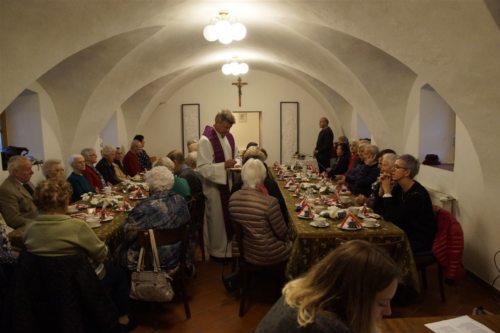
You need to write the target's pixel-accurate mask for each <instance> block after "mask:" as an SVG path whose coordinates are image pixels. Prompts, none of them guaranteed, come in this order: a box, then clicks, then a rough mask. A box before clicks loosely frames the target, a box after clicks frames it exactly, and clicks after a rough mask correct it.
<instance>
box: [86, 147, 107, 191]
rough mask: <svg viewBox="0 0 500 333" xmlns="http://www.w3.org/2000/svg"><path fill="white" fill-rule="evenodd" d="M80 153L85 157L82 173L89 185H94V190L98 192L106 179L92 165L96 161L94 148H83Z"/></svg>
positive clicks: (104, 184)
mask: <svg viewBox="0 0 500 333" xmlns="http://www.w3.org/2000/svg"><path fill="white" fill-rule="evenodd" d="M81 154H82V156H83V158H84V159H85V169H83V170H82V174H83V175H84V176H85V178H87V180H88V181H89V183H90V185H92V186H93V187H94V189H95V192H99V191H100V190H102V189H103V188H104V187H105V186H106V181H105V180H104V178H103V176H102V175H101V173H100V172H99V171H97V169H96V168H95V167H94V164H95V163H96V162H97V154H96V152H95V150H94V148H84V149H82V152H81Z"/></svg>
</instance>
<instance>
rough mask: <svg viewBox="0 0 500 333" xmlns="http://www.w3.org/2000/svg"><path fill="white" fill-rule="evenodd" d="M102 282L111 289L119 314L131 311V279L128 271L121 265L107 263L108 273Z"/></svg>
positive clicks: (107, 288)
mask: <svg viewBox="0 0 500 333" xmlns="http://www.w3.org/2000/svg"><path fill="white" fill-rule="evenodd" d="M101 284H102V285H103V286H104V288H106V290H108V291H109V293H110V296H111V299H112V300H113V303H115V306H116V308H117V310H118V315H119V316H123V315H126V314H129V313H130V299H129V297H128V294H129V291H130V281H129V278H128V273H127V272H126V271H125V270H124V269H123V268H121V267H118V266H113V265H106V275H105V276H104V278H103V279H102V280H101Z"/></svg>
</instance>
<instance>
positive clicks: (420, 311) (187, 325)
mask: <svg viewBox="0 0 500 333" xmlns="http://www.w3.org/2000/svg"><path fill="white" fill-rule="evenodd" d="M196 269H197V276H196V277H195V278H193V279H191V280H190V281H189V282H188V283H187V290H188V295H189V298H190V307H191V319H189V320H186V317H185V314H184V308H183V305H182V302H181V301H180V300H178V299H177V298H176V299H174V301H173V302H171V303H167V304H148V303H142V302H134V303H133V304H132V315H133V316H134V318H136V320H137V321H138V323H139V326H138V327H137V328H136V329H135V330H134V331H133V332H136V333H140V332H176V333H183V332H189V333H215V332H217V333H225V332H231V333H238V332H241V333H249V332H254V330H255V327H256V326H257V325H258V323H259V322H260V320H261V318H262V317H263V316H264V315H265V314H266V313H267V311H268V310H269V308H270V307H271V306H272V304H273V303H274V301H275V298H273V292H272V288H270V286H268V285H266V283H265V281H260V282H259V281H257V283H256V284H255V285H254V286H253V287H252V293H251V294H250V300H249V302H248V306H247V311H246V313H245V315H244V317H243V318H240V317H238V310H239V300H238V299H237V298H236V297H234V296H232V295H230V294H228V293H227V292H226V291H225V289H224V287H223V285H222V282H221V271H222V266H221V265H220V264H216V263H214V262H210V261H209V262H197V265H196ZM226 270H227V269H226ZM427 274H428V278H427V279H428V282H429V286H428V289H427V291H425V292H424V293H423V294H422V295H421V296H420V297H419V298H418V300H417V301H415V302H414V303H413V304H412V305H407V306H393V317H419V316H439V315H457V316H458V315H464V314H471V313H472V309H473V308H474V307H476V306H479V305H482V306H483V307H484V308H485V309H487V310H488V311H491V312H494V313H500V299H499V298H498V296H499V295H498V294H497V295H493V294H492V292H491V289H488V288H485V287H484V286H483V285H482V284H481V283H479V282H477V281H476V280H475V279H474V278H473V277H470V276H467V277H466V278H465V279H464V280H461V281H459V282H458V283H457V284H456V285H455V286H446V287H445V288H446V290H445V293H446V297H447V300H446V302H445V303H442V302H441V300H440V297H439V290H438V287H437V284H436V282H437V281H436V278H435V271H433V270H432V269H429V271H428V272H427Z"/></svg>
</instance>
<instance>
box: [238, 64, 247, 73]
mask: <svg viewBox="0 0 500 333" xmlns="http://www.w3.org/2000/svg"><path fill="white" fill-rule="evenodd" d="M238 67H239V70H240V74H246V73H248V65H247V64H245V63H244V62H243V63H241V64H240V65H239V66H238Z"/></svg>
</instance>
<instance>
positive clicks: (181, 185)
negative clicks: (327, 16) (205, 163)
mask: <svg viewBox="0 0 500 333" xmlns="http://www.w3.org/2000/svg"><path fill="white" fill-rule="evenodd" d="M155 166H164V167H167V168H168V170H170V172H172V174H174V187H172V191H174V192H175V193H177V194H178V195H181V196H182V197H183V198H185V199H189V198H190V197H191V188H190V187H189V183H188V181H187V180H186V179H184V178H180V177H178V176H177V175H175V163H174V161H172V160H171V159H170V158H168V157H166V156H162V157H160V158H159V159H158V162H156V164H155Z"/></svg>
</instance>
